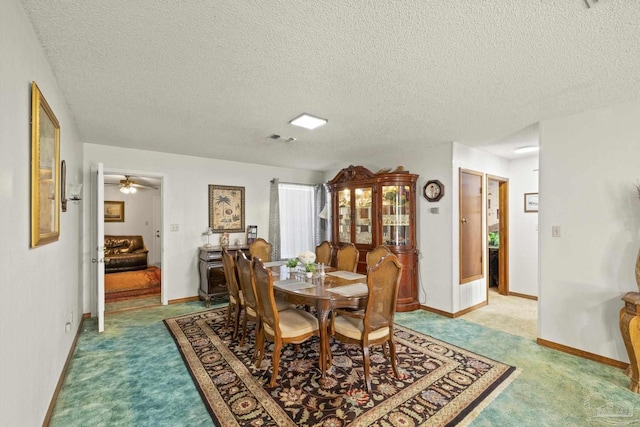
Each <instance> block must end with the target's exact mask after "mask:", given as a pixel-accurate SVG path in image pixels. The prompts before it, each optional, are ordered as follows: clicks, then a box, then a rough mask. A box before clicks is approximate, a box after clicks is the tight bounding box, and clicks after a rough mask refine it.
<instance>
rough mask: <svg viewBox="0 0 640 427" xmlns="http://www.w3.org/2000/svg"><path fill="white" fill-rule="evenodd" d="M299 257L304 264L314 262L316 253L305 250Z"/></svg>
mask: <svg viewBox="0 0 640 427" xmlns="http://www.w3.org/2000/svg"><path fill="white" fill-rule="evenodd" d="M298 259H299V260H300V262H301V263H302V265H307V264H312V263H313V262H314V261H315V260H316V254H315V253H314V252H311V251H305V252H302V253H301V254H299V255H298Z"/></svg>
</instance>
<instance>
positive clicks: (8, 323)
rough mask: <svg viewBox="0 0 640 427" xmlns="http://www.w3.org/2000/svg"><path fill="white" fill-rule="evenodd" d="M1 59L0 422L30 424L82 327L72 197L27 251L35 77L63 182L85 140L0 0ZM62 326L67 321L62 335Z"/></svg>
mask: <svg viewBox="0 0 640 427" xmlns="http://www.w3.org/2000/svg"><path fill="white" fill-rule="evenodd" d="M0 58H2V59H1V60H0V145H1V147H2V155H0V205H2V206H3V209H0V227H1V233H0V235H1V236H2V245H0V313H2V321H1V322H0V343H2V344H1V345H0V420H1V422H0V424H2V425H7V426H18V425H20V426H36V425H41V424H42V422H43V420H44V417H45V415H46V412H47V409H48V407H49V403H50V402H51V398H52V397H53V393H54V390H55V387H56V384H57V382H58V379H59V378H60V375H61V373H62V368H63V366H64V362H65V360H66V358H67V355H68V353H69V350H70V348H71V344H72V342H73V339H74V337H75V334H76V332H77V330H78V327H79V324H80V322H79V320H80V316H81V314H82V311H81V309H82V305H81V292H82V289H81V287H80V277H79V258H80V256H79V255H80V253H79V248H80V244H79V240H80V230H81V226H82V223H81V221H82V216H81V215H80V210H81V209H82V205H83V203H84V202H80V204H79V205H75V204H73V203H70V204H69V206H68V210H67V212H64V213H63V212H61V213H60V239H59V240H58V241H57V242H53V243H49V244H47V245H44V246H40V247H37V248H34V249H31V248H30V247H29V245H30V217H31V213H30V212H31V211H30V192H31V184H30V182H31V173H30V158H31V153H30V147H31V126H30V116H31V82H32V81H36V83H37V84H38V86H39V88H40V90H41V91H42V93H43V95H44V97H45V99H46V100H47V102H48V103H49V105H50V106H51V108H52V109H53V112H54V113H55V115H56V117H57V119H58V121H59V122H60V158H61V160H65V161H66V163H67V182H69V181H71V180H73V179H74V178H75V177H76V176H79V178H80V179H81V178H82V176H81V172H80V170H81V161H82V158H81V157H82V144H81V143H80V142H79V139H78V135H77V132H76V128H75V125H74V121H73V117H72V116H71V114H70V113H69V111H68V110H67V104H66V102H65V100H64V98H62V96H61V94H60V93H59V91H58V85H57V82H56V79H55V76H54V75H53V72H52V70H51V68H50V66H49V63H48V62H47V59H46V57H45V55H44V53H43V50H42V47H41V46H40V43H39V42H38V40H37V38H36V35H35V33H34V31H33V28H32V26H31V23H30V22H29V20H28V19H27V16H26V15H25V13H24V10H23V8H22V6H21V4H20V2H19V1H18V0H5V1H3V2H2V13H0ZM72 312H73V320H71V313H72ZM67 322H71V323H72V325H71V330H70V332H68V333H67V332H65V323H67Z"/></svg>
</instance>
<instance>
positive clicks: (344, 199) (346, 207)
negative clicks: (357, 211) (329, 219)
mask: <svg viewBox="0 0 640 427" xmlns="http://www.w3.org/2000/svg"><path fill="white" fill-rule="evenodd" d="M338 238H339V239H340V242H341V243H343V242H344V243H349V242H351V190H350V189H348V188H345V189H343V190H340V191H338Z"/></svg>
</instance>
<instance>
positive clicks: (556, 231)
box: [551, 225, 560, 237]
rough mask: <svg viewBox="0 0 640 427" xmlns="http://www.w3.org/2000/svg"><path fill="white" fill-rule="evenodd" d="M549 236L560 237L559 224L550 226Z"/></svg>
mask: <svg viewBox="0 0 640 427" xmlns="http://www.w3.org/2000/svg"><path fill="white" fill-rule="evenodd" d="M551 237H560V226H559V225H553V226H551Z"/></svg>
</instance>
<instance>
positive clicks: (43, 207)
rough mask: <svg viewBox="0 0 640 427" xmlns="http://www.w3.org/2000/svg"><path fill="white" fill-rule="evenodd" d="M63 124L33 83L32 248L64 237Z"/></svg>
mask: <svg viewBox="0 0 640 427" xmlns="http://www.w3.org/2000/svg"><path fill="white" fill-rule="evenodd" d="M58 165H60V124H59V123H58V119H57V118H56V116H55V114H53V110H52V109H51V107H49V104H48V103H47V101H46V100H45V99H44V96H43V95H42V92H40V89H39V88H38V85H37V84H36V82H33V83H32V84H31V247H32V248H35V247H36V246H40V245H44V244H46V243H51V242H55V241H57V240H58V238H59V236H60V168H59V166H58Z"/></svg>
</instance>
